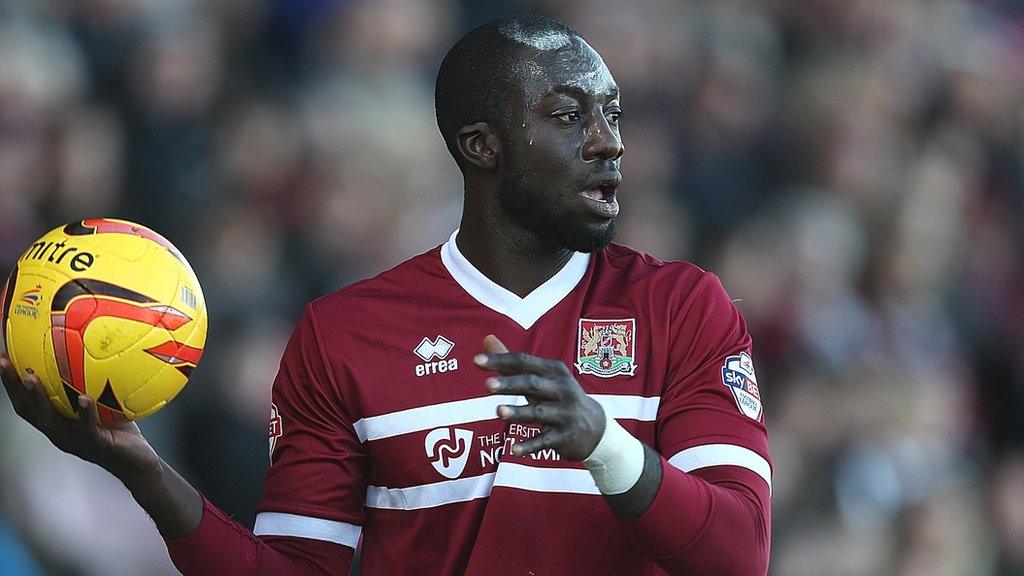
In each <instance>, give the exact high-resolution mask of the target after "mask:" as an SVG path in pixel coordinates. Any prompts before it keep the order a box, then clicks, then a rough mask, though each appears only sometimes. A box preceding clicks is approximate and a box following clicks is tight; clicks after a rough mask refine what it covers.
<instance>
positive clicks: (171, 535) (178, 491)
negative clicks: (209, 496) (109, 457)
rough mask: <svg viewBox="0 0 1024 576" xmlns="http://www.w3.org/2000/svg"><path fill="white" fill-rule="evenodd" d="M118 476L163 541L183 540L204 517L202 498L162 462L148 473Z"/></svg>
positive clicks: (161, 460)
mask: <svg viewBox="0 0 1024 576" xmlns="http://www.w3.org/2000/svg"><path fill="white" fill-rule="evenodd" d="M117 476H118V478H120V479H121V481H122V482H123V483H124V485H125V486H126V487H127V488H128V490H129V491H130V492H131V494H132V497H134V498H135V501H136V502H138V503H139V505H140V506H142V508H143V510H145V511H146V513H147V514H149V516H150V518H152V519H153V522H155V523H156V527H157V530H159V531H160V535H161V536H163V537H164V538H168V539H178V538H184V537H185V536H188V535H189V534H191V533H193V532H195V530H196V528H198V527H199V523H200V521H201V520H202V518H203V497H202V496H200V494H199V492H198V491H197V490H196V489H195V488H193V487H192V485H191V484H189V483H188V482H187V481H186V480H185V479H184V478H182V477H181V475H179V474H178V473H177V472H176V471H175V470H174V469H173V468H171V466H170V465H168V464H167V463H166V462H164V461H163V459H160V460H158V465H157V466H156V468H155V469H153V470H152V471H151V472H149V473H147V474H137V473H136V474H117Z"/></svg>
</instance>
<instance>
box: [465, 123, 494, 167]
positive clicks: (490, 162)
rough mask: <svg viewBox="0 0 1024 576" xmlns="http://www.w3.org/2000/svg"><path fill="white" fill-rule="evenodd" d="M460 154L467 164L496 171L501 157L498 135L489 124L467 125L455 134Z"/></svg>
mask: <svg viewBox="0 0 1024 576" xmlns="http://www.w3.org/2000/svg"><path fill="white" fill-rule="evenodd" d="M455 141H456V142H458V146H459V153H460V154H462V157H463V158H465V160H466V162H469V163H470V164H473V165H474V166H476V167H477V168H480V169H481V170H494V169H495V168H497V167H498V157H499V156H500V155H501V142H500V140H499V139H498V136H497V134H495V133H494V130H493V129H491V125H490V124H488V123H487V122H476V123H474V124H467V125H465V126H463V127H462V128H460V129H459V131H458V132H456V133H455Z"/></svg>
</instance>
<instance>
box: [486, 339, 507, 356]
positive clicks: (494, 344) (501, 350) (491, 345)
mask: <svg viewBox="0 0 1024 576" xmlns="http://www.w3.org/2000/svg"><path fill="white" fill-rule="evenodd" d="M484 352H486V353H488V354H506V353H508V346H505V343H504V342H502V341H501V340H499V339H498V337H497V336H495V335H494V334H488V335H487V336H484Z"/></svg>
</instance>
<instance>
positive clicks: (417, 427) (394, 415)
mask: <svg viewBox="0 0 1024 576" xmlns="http://www.w3.org/2000/svg"><path fill="white" fill-rule="evenodd" d="M590 397H591V398H593V399H594V400H597V401H598V402H599V403H600V404H601V406H602V407H603V408H604V409H605V411H606V412H607V413H608V414H609V415H610V416H611V417H612V418H616V419H629V420H640V421H643V422H653V421H654V419H655V417H656V416H657V414H658V405H659V404H660V403H661V397H660V396H651V397H646V396H633V395H627V394H591V395H590ZM501 404H511V405H514V406H522V405H524V404H526V398H524V397H523V396H515V395H510V394H501V395H495V396H481V397H478V398H469V399H467V400H456V401H454V402H444V403H441V404H431V405H429V406H419V407H417V408H409V409H408V410H400V411H398V412H390V413H388V414H381V415H379V416H370V417H368V418H362V419H360V420H357V421H356V422H355V424H353V427H354V428H355V430H356V435H357V436H358V437H359V441H360V442H366V441H368V440H381V439H383V438H391V437H392V436H400V435H402V434H409V433H411V432H420V431H423V430H433V429H434V428H440V427H442V426H454V425H457V424H466V423H469V422H480V421H483V420H493V419H495V418H497V414H496V413H495V410H497V409H498V406H499V405H501Z"/></svg>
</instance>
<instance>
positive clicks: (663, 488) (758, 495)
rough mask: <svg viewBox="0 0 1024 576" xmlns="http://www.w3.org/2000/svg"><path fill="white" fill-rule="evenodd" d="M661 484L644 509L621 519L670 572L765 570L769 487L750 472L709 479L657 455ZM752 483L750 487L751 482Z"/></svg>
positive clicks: (740, 574) (751, 574)
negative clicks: (730, 476)
mask: <svg viewBox="0 0 1024 576" xmlns="http://www.w3.org/2000/svg"><path fill="white" fill-rule="evenodd" d="M658 464H659V466H660V467H661V468H662V479H661V485H660V486H659V488H658V490H657V493H656V495H655V497H654V499H653V501H652V502H651V503H650V506H649V507H648V508H647V510H646V511H645V512H643V513H642V514H641V515H640V516H638V517H637V518H635V519H633V520H629V521H626V522H624V525H625V526H626V529H627V531H628V532H629V533H630V535H631V536H632V538H633V540H634V541H635V542H636V544H637V546H638V547H639V548H640V549H641V550H643V551H644V552H645V553H646V554H647V555H648V557H650V558H651V559H652V560H654V561H655V562H657V563H658V565H660V566H661V567H662V568H663V569H664V570H666V571H667V572H668V573H669V574H681V575H682V574H685V575H687V576H703V575H708V576H711V575H714V576H757V575H763V574H765V573H766V572H767V570H768V556H769V550H770V544H771V532H770V503H769V498H770V496H769V494H768V487H767V486H766V485H765V484H764V483H763V481H761V479H760V478H757V477H753V478H748V477H747V476H752V474H753V473H750V474H745V473H743V472H742V471H738V472H736V478H737V479H735V480H725V479H719V480H716V483H711V482H708V481H706V480H704V479H702V478H700V477H698V476H696V475H694V474H688V473H685V472H683V471H682V470H679V469H678V468H676V467H674V466H672V465H671V464H669V463H668V462H666V461H665V460H664V459H663V458H659V459H658ZM752 486H753V488H752Z"/></svg>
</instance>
